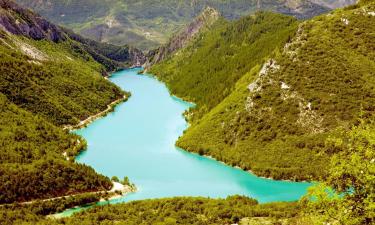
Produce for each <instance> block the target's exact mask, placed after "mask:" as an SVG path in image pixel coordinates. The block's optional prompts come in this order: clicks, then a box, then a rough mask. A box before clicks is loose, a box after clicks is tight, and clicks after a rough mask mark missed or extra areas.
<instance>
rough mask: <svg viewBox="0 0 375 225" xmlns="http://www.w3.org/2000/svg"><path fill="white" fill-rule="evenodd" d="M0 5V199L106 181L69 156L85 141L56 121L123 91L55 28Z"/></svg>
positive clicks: (95, 186) (94, 187) (73, 119)
mask: <svg viewBox="0 0 375 225" xmlns="http://www.w3.org/2000/svg"><path fill="white" fill-rule="evenodd" d="M0 6H1V9H0V12H1V14H0V18H1V20H0V25H1V26H0V105H1V107H0V114H1V116H0V118H1V119H0V121H1V122H0V131H1V133H0V148H1V152H2V153H1V156H0V160H1V161H0V162H1V165H0V171H1V172H0V181H1V182H0V183H1V184H0V203H11V202H15V201H17V202H22V201H29V200H33V199H40V198H49V197H56V196H61V195H68V194H74V193H81V192H87V191H98V190H108V189H110V188H111V187H112V183H111V181H110V180H109V179H108V178H107V177H104V176H102V175H99V174H97V173H96V172H95V171H94V170H93V169H92V168H90V167H88V166H85V165H79V164H76V163H74V156H75V155H76V154H77V153H78V152H79V151H81V150H82V149H84V148H85V147H86V142H85V141H84V140H83V139H81V138H80V137H78V136H77V135H74V134H70V133H69V132H68V131H66V130H65V131H64V130H63V126H64V125H75V124H77V123H78V122H80V121H81V120H84V119H86V118H87V117H89V116H90V115H93V114H96V113H98V112H101V111H103V110H105V109H107V105H108V104H109V103H111V102H113V101H115V100H118V99H123V98H124V96H125V97H126V96H127V93H125V92H124V91H122V90H120V89H119V88H118V87H116V86H115V85H113V84H112V83H110V82H108V81H106V80H105V79H104V78H103V76H102V74H103V72H105V71H106V69H105V65H101V64H99V63H98V62H97V61H95V59H94V58H93V57H94V54H90V53H89V52H87V51H86V50H85V49H88V47H85V46H83V43H81V42H78V41H76V40H72V39H71V38H70V36H69V35H68V34H67V33H65V32H64V31H63V30H62V28H59V27H57V26H55V25H54V24H51V23H49V22H48V21H46V20H44V19H43V18H41V17H38V16H36V15H35V14H33V13H32V12H30V11H28V10H25V9H22V8H20V7H19V6H17V5H16V4H14V3H12V2H10V1H4V0H1V1H0ZM70 35H72V34H70ZM95 54H96V55H98V53H97V52H95ZM103 57H104V56H103ZM107 59H108V62H110V63H111V64H112V65H113V61H112V60H110V59H109V58H107Z"/></svg>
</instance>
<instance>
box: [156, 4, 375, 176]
mask: <svg viewBox="0 0 375 225" xmlns="http://www.w3.org/2000/svg"><path fill="white" fill-rule="evenodd" d="M362 4H363V5H357V6H351V7H348V8H346V9H341V10H337V11H335V12H333V13H331V14H328V15H324V16H319V17H316V18H314V19H312V20H309V21H306V22H303V23H301V24H300V25H299V28H298V31H297V32H296V34H295V37H293V38H290V39H289V35H290V33H289V34H288V32H293V29H281V28H280V23H281V24H285V20H286V21H288V20H287V18H285V17H281V16H279V18H280V21H284V23H282V22H275V23H273V22H268V26H267V21H268V20H265V21H266V22H264V23H263V26H261V28H263V29H265V28H266V27H268V29H272V25H273V24H274V25H275V27H274V28H273V29H280V30H279V33H278V34H277V35H276V36H275V37H281V38H280V39H276V38H275V37H274V36H272V34H274V32H273V33H271V34H269V36H267V32H264V31H262V29H260V30H261V31H262V32H259V34H262V35H261V36H260V37H259V36H256V34H257V32H256V31H259V29H258V26H260V25H262V23H260V24H259V23H254V24H252V23H248V27H246V26H240V25H241V24H243V22H244V21H250V22H251V21H262V18H267V17H270V16H274V15H272V14H268V13H262V14H258V15H257V16H258V17H259V18H258V19H257V18H255V19H254V18H252V17H249V18H245V19H242V20H239V21H236V22H233V24H234V25H232V27H234V28H237V29H238V28H243V29H242V30H243V31H244V34H242V36H241V33H238V30H237V31H236V29H231V30H229V31H230V32H229V31H228V32H227V33H225V31H224V30H220V26H219V25H218V28H215V29H212V33H213V34H216V35H213V36H214V37H216V39H219V40H220V37H221V36H223V35H224V34H226V35H227V36H228V37H231V36H230V35H231V33H233V34H235V35H233V37H239V40H244V42H240V43H241V44H242V45H239V44H236V43H238V42H236V41H235V39H233V38H232V39H229V41H226V42H224V41H223V42H222V43H220V44H217V41H215V39H213V38H211V37H210V34H205V33H204V34H202V36H201V37H200V38H199V39H197V40H196V41H193V43H192V44H191V45H190V46H189V47H187V48H186V49H183V50H181V51H180V52H178V53H177V54H175V55H174V56H173V57H172V58H171V59H169V60H166V61H165V62H162V63H161V64H159V65H156V66H155V67H154V68H153V69H152V71H153V72H155V73H156V74H157V75H158V77H160V78H161V79H162V80H165V81H166V83H167V84H168V86H169V87H170V88H171V90H172V93H174V94H176V95H178V96H181V97H183V98H185V99H188V100H191V101H195V102H196V103H197V108H196V109H193V111H192V112H190V113H188V114H187V116H188V118H189V119H190V121H191V122H192V126H190V128H189V129H188V130H187V131H186V132H185V134H184V135H183V136H182V137H181V138H180V139H179V140H178V142H177V145H178V146H179V147H182V148H184V149H186V150H188V151H193V152H197V153H199V154H202V155H203V154H204V155H210V156H213V157H214V158H216V159H218V160H220V161H224V162H226V163H228V164H230V165H232V166H240V167H241V168H243V169H245V170H251V171H253V172H254V173H256V174H257V175H261V176H266V177H272V178H276V179H293V180H306V179H308V180H311V179H321V178H323V179H324V177H326V175H327V171H328V169H329V161H330V158H331V156H332V155H333V154H335V153H337V151H338V150H337V149H335V148H332V146H330V145H328V144H326V139H327V137H329V136H338V135H340V130H341V129H344V130H348V129H350V128H351V126H352V125H353V124H355V123H356V122H357V120H358V118H359V116H360V113H361V112H362V114H363V117H364V118H365V119H366V118H367V117H368V116H369V115H371V114H373V113H374V110H375V108H374V107H373V106H374V104H375V92H374V87H375V80H374V77H375V76H374V71H375V60H374V59H375V56H374V52H375V51H373V49H374V42H373V39H374V38H373V35H372V33H371V32H369V31H372V30H374V28H375V24H374V22H375V20H373V19H372V18H373V16H371V15H370V14H369V13H368V12H371V11H374V4H373V3H371V2H370V4H367V5H365V4H364V3H362ZM274 17H275V16H274ZM276 18H277V16H276ZM283 18H284V20H283ZM272 21H277V20H275V19H273V20H272ZM222 24H223V23H222ZM224 24H225V23H224ZM286 24H288V23H286ZM235 25H237V26H235ZM276 25H277V26H276ZM294 25H295V24H293V23H292V27H293V26H294ZM221 26H224V27H225V25H221ZM229 27H231V26H230V25H229ZM221 29H223V28H221ZM239 31H241V30H239ZM282 31H284V33H283V32H282ZM287 31H288V32H287ZM215 32H216V33H215ZM281 34H284V36H283V35H281ZM253 35H255V37H257V38H259V39H253V40H252V42H247V38H248V37H253ZM262 36H263V37H264V39H262ZM282 37H284V38H282ZM206 38H207V40H206ZM224 38H225V36H224V37H223V39H224ZM224 40H225V39H224ZM254 40H256V41H257V42H259V41H261V40H263V42H260V44H257V45H254V46H257V47H262V48H261V49H262V51H261V53H262V54H255V53H256V49H255V50H254V49H251V48H250V49H247V51H244V52H245V53H246V55H244V56H243V58H241V57H239V56H241V55H240V53H241V49H246V48H247V47H248V46H251V43H254ZM277 40H279V44H275V45H270V44H269V43H274V42H276V41H277ZM287 40H289V42H288V43H287V44H286V45H285V48H284V47H280V46H282V45H284V44H283V42H285V41H287ZM255 43H256V42H255ZM261 43H263V45H261ZM215 44H216V45H215ZM263 46H267V47H268V49H267V48H265V47H263ZM236 47H237V49H236ZM231 48H234V49H235V51H234V50H233V51H231ZM249 51H250V52H249ZM201 52H209V53H210V54H203V55H201ZM246 56H247V57H246ZM249 56H251V57H249ZM267 58H268V59H271V60H265V59H267ZM264 61H266V63H263V62H264ZM213 62H215V63H213ZM262 64H263V66H262ZM228 67H229V68H231V69H228V70H226V69H227V68H228ZM163 71H166V72H165V73H164V72H163ZM223 71H225V73H222V72H223ZM219 78H220V79H219ZM237 80H238V81H237ZM236 81H237V82H236ZM226 96H228V97H226ZM225 97H226V98H225ZM217 104H218V105H217ZM215 105H216V106H215ZM212 107H214V108H212ZM211 108H212V110H210V109H211Z"/></svg>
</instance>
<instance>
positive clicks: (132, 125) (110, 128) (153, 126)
mask: <svg viewBox="0 0 375 225" xmlns="http://www.w3.org/2000/svg"><path fill="white" fill-rule="evenodd" d="M139 70H140V69H129V70H124V71H121V72H117V73H114V74H113V76H112V77H111V78H110V79H111V81H112V82H114V83H115V84H117V85H118V86H119V87H121V88H122V89H124V90H126V91H130V92H131V93H132V96H131V97H130V98H129V100H128V101H127V102H125V103H122V104H120V105H118V106H117V107H116V108H115V111H114V112H113V113H110V114H108V115H107V116H106V117H104V118H101V119H99V120H97V121H95V122H94V123H92V124H90V125H89V126H88V127H87V128H84V129H81V130H77V131H75V133H77V134H79V135H82V136H83V137H84V138H85V139H86V140H87V142H88V149H87V151H85V152H83V153H82V154H81V155H79V157H77V161H78V162H80V163H85V164H87V165H90V166H92V167H93V168H94V169H95V170H96V171H97V172H99V173H102V174H104V175H106V176H108V177H112V176H117V177H119V178H120V179H121V180H122V178H123V177H124V176H128V177H129V179H130V181H131V182H132V183H135V185H136V186H137V188H138V191H137V192H136V193H132V194H130V195H127V196H125V197H123V198H120V199H116V200H112V202H111V203H118V202H126V201H131V200H140V199H149V198H162V197H171V196H205V197H213V198H218V197H223V198H224V197H227V196H229V195H235V194H239V195H246V196H249V197H252V198H255V199H257V200H258V201H259V202H262V203H264V202H272V201H293V200H298V199H299V198H300V197H301V196H302V195H304V194H305V193H306V190H307V188H308V187H309V186H310V185H311V184H310V183H306V182H300V183H297V182H288V181H274V180H270V179H265V178H260V177H257V176H255V175H253V174H250V173H248V172H245V171H243V170H240V169H236V168H233V167H230V166H227V165H224V164H223V163H220V162H218V161H216V160H213V159H209V158H207V157H202V156H199V155H196V154H192V153H188V152H186V151H183V150H181V149H178V148H177V147H175V142H176V140H177V139H178V137H179V136H180V135H182V133H183V131H184V130H185V129H186V128H187V126H188V124H187V123H186V122H185V120H184V118H183V116H182V113H183V112H184V111H185V110H187V109H188V108H189V107H191V106H192V105H191V104H190V103H187V102H184V101H182V100H180V99H178V98H175V97H173V96H171V95H170V94H169V92H168V89H167V88H166V86H165V85H164V84H163V83H161V82H160V81H158V80H156V79H155V78H153V77H151V76H142V75H137V72H138V71H139ZM74 211H76V210H74V209H73V210H68V211H66V212H65V213H64V214H65V215H68V214H71V213H72V212H74Z"/></svg>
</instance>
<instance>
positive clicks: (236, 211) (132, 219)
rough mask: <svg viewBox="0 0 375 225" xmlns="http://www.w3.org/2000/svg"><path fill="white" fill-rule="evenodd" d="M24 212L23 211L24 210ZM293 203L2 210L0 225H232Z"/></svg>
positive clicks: (180, 201)
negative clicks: (64, 213)
mask: <svg viewBox="0 0 375 225" xmlns="http://www.w3.org/2000/svg"><path fill="white" fill-rule="evenodd" d="M24 210H25V209H24ZM299 210H300V209H299V207H298V205H297V203H273V204H258V203H257V201H255V200H253V199H250V198H247V197H242V196H232V197H228V198H226V199H207V198H200V197H196V198H194V197H176V198H167V199H158V200H145V201H134V202H130V203H125V204H116V205H110V206H100V207H95V208H91V209H89V210H87V211H84V212H80V213H78V214H77V215H74V216H72V217H70V218H65V219H61V220H55V221H52V220H45V219H42V218H40V217H36V216H34V215H33V214H30V212H29V213H28V212H27V211H24V214H19V213H18V215H17V214H16V215H15V214H14V212H10V211H9V210H4V211H3V213H2V214H0V215H2V218H1V217H0V222H1V224H5V225H6V224H11V223H9V219H11V221H29V223H37V221H38V222H39V223H37V224H72V225H74V224H80V225H85V224H113V223H114V221H116V222H115V223H116V224H127V225H131V224H233V223H238V222H239V221H240V220H241V219H242V218H245V217H265V218H266V220H270V221H277V220H279V219H288V218H293V217H295V216H296V215H297V214H298V211H299Z"/></svg>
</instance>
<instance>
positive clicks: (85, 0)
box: [16, 0, 354, 50]
mask: <svg viewBox="0 0 375 225" xmlns="http://www.w3.org/2000/svg"><path fill="white" fill-rule="evenodd" d="M16 1H17V2H18V3H20V4H22V5H23V6H26V7H29V8H32V9H34V10H35V11H36V12H38V13H40V14H41V15H43V16H45V17H47V18H49V19H50V20H52V21H53V22H55V23H58V24H62V25H64V26H67V27H69V28H71V29H73V30H74V31H76V32H78V33H80V34H83V35H84V36H86V37H90V38H91V39H94V40H97V41H102V42H108V43H112V44H117V45H124V44H130V45H132V46H135V47H138V48H140V49H143V50H146V49H153V48H156V47H158V46H159V45H160V44H165V43H166V42H167V41H168V39H169V37H170V36H171V35H172V34H174V33H176V32H177V31H179V30H181V29H182V28H183V27H184V26H185V25H186V24H188V23H189V22H191V21H192V20H193V19H194V18H195V17H196V16H198V15H199V14H200V13H201V12H202V11H203V9H205V8H206V7H207V6H210V7H212V8H215V9H217V10H218V11H219V12H220V13H221V14H222V15H223V16H224V17H226V18H228V19H236V18H239V17H241V16H244V15H248V14H250V13H254V12H255V11H257V10H271V11H275V12H280V13H284V14H288V15H294V16H296V17H298V18H309V17H312V16H315V15H318V14H321V13H324V12H327V11H329V10H331V9H333V8H336V7H341V6H344V5H347V4H350V3H353V1H354V0H329V1H321V0H231V1H222V0H201V1H196V0H193V1H192V0H182V1H180V0H138V1H122V0H105V1H103V0H70V1H67V0H60V1H53V0H16Z"/></svg>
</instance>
